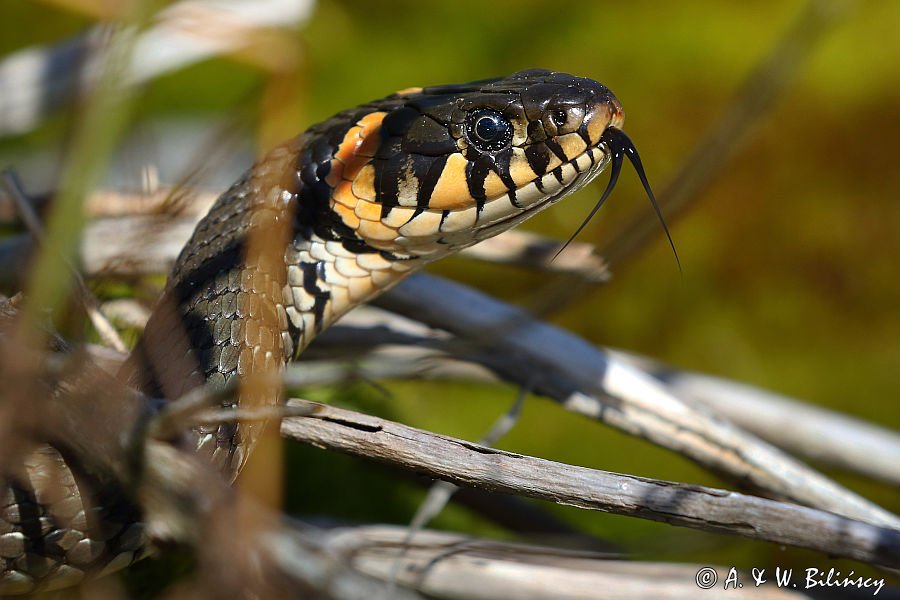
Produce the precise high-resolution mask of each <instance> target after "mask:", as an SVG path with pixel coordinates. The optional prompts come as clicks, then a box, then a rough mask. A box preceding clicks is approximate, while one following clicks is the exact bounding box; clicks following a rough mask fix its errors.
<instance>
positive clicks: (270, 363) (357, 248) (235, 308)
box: [0, 70, 627, 593]
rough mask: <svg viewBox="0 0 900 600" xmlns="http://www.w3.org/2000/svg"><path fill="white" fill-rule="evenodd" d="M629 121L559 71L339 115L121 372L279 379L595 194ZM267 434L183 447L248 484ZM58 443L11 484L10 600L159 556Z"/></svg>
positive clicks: (232, 227)
mask: <svg viewBox="0 0 900 600" xmlns="http://www.w3.org/2000/svg"><path fill="white" fill-rule="evenodd" d="M622 119H623V116H622V110H621V107H620V105H619V103H618V101H617V100H616V98H615V97H614V96H613V94H612V93H611V92H610V91H609V90H608V89H607V88H606V87H605V86H603V85H601V84H599V83H597V82H596V81H593V80H590V79H586V78H580V77H575V76H572V75H568V74H565V73H559V72H553V71H546V70H529V71H522V72H519V73H515V74H513V75H510V76H507V77H503V78H499V79H492V80H484V81H477V82H473V83H467V84H460V85H447V86H435V87H426V88H412V89H408V90H404V91H401V92H398V93H396V94H393V95H390V96H388V97H386V98H383V99H381V100H377V101H374V102H370V103H366V104H362V105H360V106H357V107H355V108H352V109H350V110H346V111H343V112H341V113H338V114H337V115H335V116H334V117H332V118H330V119H328V120H326V121H324V122H322V123H319V124H317V125H315V126H313V127H311V128H310V129H309V130H307V131H306V132H305V133H303V134H301V135H300V136H298V137H297V138H295V139H293V140H291V141H289V142H287V143H286V144H284V145H282V146H279V147H277V148H275V149H274V150H272V151H271V152H270V153H269V154H268V155H267V156H266V157H264V158H263V159H262V160H260V161H259V162H258V163H257V164H256V165H254V166H253V167H252V168H251V169H250V170H249V171H248V172H247V173H245V174H244V176H243V177H241V178H240V179H239V180H238V181H237V182H236V183H235V184H234V185H233V186H232V187H231V188H230V189H229V190H227V191H226V192H225V193H224V194H223V195H222V196H221V197H220V198H219V199H218V200H217V201H216V203H215V204H214V206H213V207H212V208H211V209H210V211H209V213H208V214H207V215H206V217H204V219H203V220H202V221H201V222H200V223H199V224H198V226H197V228H196V230H195V231H194V233H193V236H192V237H191V239H190V241H189V242H188V243H187V244H186V246H185V247H184V249H183V250H182V252H181V254H180V256H179V257H178V259H177V261H176V263H175V266H174V268H173V271H172V273H171V275H170V277H169V281H168V283H167V287H166V290H165V292H164V295H163V298H162V300H161V301H160V302H159V304H158V306H157V308H156V309H155V310H154V312H153V314H152V316H151V318H150V320H149V322H148V324H147V327H146V330H145V333H144V336H143V337H142V339H141V340H140V342H139V343H138V346H137V347H136V349H135V351H134V352H133V353H132V355H131V357H130V359H129V361H128V362H127V364H126V366H125V368H124V369H123V377H124V378H126V379H127V380H128V381H130V382H131V383H132V384H133V385H135V386H137V387H138V388H140V389H141V390H143V391H144V392H146V393H148V394H149V395H152V396H153V397H157V398H165V399H171V400H174V399H177V398H179V397H181V396H182V395H183V394H184V393H186V392H188V391H189V390H191V389H193V388H196V387H198V386H203V385H206V386H210V387H211V388H212V389H217V388H221V387H222V386H225V385H226V384H228V382H229V381H230V380H231V379H233V378H235V377H240V378H241V381H243V380H244V379H248V380H249V379H251V378H252V376H253V374H254V373H266V372H278V370H279V369H281V368H282V367H283V365H284V364H285V362H286V361H289V360H291V359H292V358H294V357H296V356H297V355H299V353H300V352H302V351H303V349H304V348H305V347H306V346H307V345H308V344H309V343H310V341H311V340H312V339H313V338H314V337H315V335H316V334H317V333H319V332H320V331H322V330H323V329H325V328H326V327H328V326H329V325H330V324H331V323H333V322H334V321H335V320H336V319H338V318H340V316H341V315H342V314H344V313H345V312H347V311H348V310H350V309H351V308H353V307H354V306H357V305H359V304H360V303H363V302H366V301H368V300H370V299H372V298H373V297H374V296H376V295H377V294H379V293H381V292H383V291H385V290H387V289H389V288H390V287H391V286H393V285H395V284H397V283H398V282H399V281H401V280H402V279H403V278H404V277H405V276H407V275H408V274H410V273H411V272H413V271H415V270H416V269H419V268H421V267H422V266H424V265H426V264H428V263H429V262H432V261H434V260H436V259H439V258H441V257H443V256H446V255H448V254H450V253H453V252H455V251H458V250H460V249H462V248H465V247H467V246H470V245H472V244H474V243H476V242H478V241H480V240H482V239H485V238H487V237H490V236H493V235H496V234H497V233H500V232H502V231H504V230H506V229H509V228H510V227H512V226H514V225H516V224H518V223H520V222H521V221H523V220H525V219H526V218H528V217H530V216H531V215H533V214H535V213H536V212H538V211H540V210H542V209H544V208H547V207H548V206H550V205H552V204H553V203H555V202H556V201H557V200H559V199H560V198H562V197H563V196H565V195H567V194H569V193H571V192H573V191H575V190H577V189H579V188H580V187H581V186H583V185H585V184H586V183H587V182H588V181H590V180H591V179H592V178H593V177H595V176H596V175H597V174H598V173H599V172H600V171H601V170H602V169H603V168H604V167H605V166H606V165H607V164H608V163H609V160H610V157H611V156H613V155H615V154H616V153H615V152H614V150H615V148H610V142H609V140H610V139H617V140H621V139H622V138H623V137H624V134H621V132H620V131H619V127H620V126H621V124H622ZM610 131H615V132H617V135H616V136H614V137H613V138H610V137H609V136H608V135H607V133H608V132H610ZM620 134H621V135H620ZM624 139H626V140H627V138H624ZM619 155H621V153H619ZM279 392H280V390H279V389H277V388H275V387H273V386H272V385H268V384H260V385H243V384H242V385H240V386H239V387H238V391H237V393H236V394H235V400H234V401H233V402H229V403H228V404H227V405H226V406H235V405H241V406H247V405H274V404H276V403H277V402H278V401H279ZM259 429H260V425H258V424H257V425H250V424H246V423H242V424H240V425H237V426H235V425H230V424H222V425H219V426H215V427H198V428H195V429H193V430H191V431H190V432H189V433H188V434H186V435H187V438H186V439H185V440H182V443H184V444H186V445H187V446H189V447H191V448H195V449H196V451H197V452H199V453H200V454H202V455H203V456H205V457H207V458H208V459H209V460H210V461H211V463H212V464H213V465H215V466H216V468H218V469H219V470H221V471H222V472H223V473H224V474H225V475H226V476H227V477H235V476H236V475H237V474H238V472H239V471H240V469H241V467H242V465H243V464H244V463H245V461H246V459H247V456H248V454H249V452H250V450H251V449H252V447H253V444H254V441H255V440H256V439H257V437H258V434H259ZM59 446H60V444H55V445H54V446H50V445H45V446H41V447H40V448H39V449H38V450H36V451H35V452H33V453H32V455H31V456H30V457H29V459H28V460H27V461H26V464H24V465H22V468H21V469H20V470H19V471H17V472H16V473H14V474H12V475H11V476H10V477H7V479H8V482H7V486H6V488H5V489H4V488H0V494H4V493H5V498H4V496H2V495H0V592H3V593H14V592H29V591H33V590H37V589H46V588H51V587H58V586H61V585H65V584H68V583H71V582H74V581H77V580H80V579H81V578H82V577H84V576H85V574H96V573H99V572H104V571H109V570H113V569H115V568H120V567H122V566H125V565H127V564H129V563H131V562H132V561H134V560H136V559H137V558H139V557H140V556H142V555H143V554H144V551H145V550H144V549H145V547H146V540H145V539H144V537H145V536H144V533H143V529H142V526H141V524H140V511H139V510H137V509H136V508H135V507H133V506H131V505H130V504H129V503H128V502H127V501H125V500H123V499H122V498H121V497H117V496H116V493H115V490H114V486H113V489H110V486H107V485H104V484H103V483H102V481H101V482H100V483H98V482H97V480H96V479H95V478H92V477H89V476H87V475H86V474H85V473H84V472H83V470H81V469H79V467H78V465H76V464H72V461H71V460H69V459H68V456H67V453H66V450H65V448H64V447H59Z"/></svg>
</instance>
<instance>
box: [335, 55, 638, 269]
mask: <svg viewBox="0 0 900 600" xmlns="http://www.w3.org/2000/svg"><path fill="white" fill-rule="evenodd" d="M367 107H368V109H367V110H368V112H366V114H364V115H363V116H361V117H359V118H358V119H357V120H356V122H355V123H354V124H353V126H352V127H351V128H350V129H349V131H348V132H347V133H346V134H345V135H344V137H343V140H342V141H341V143H340V144H339V145H338V147H337V150H336V151H335V152H334V155H333V159H332V161H331V169H330V173H329V176H328V183H329V184H330V185H331V186H332V187H333V190H334V191H333V193H332V201H331V206H332V208H333V209H334V210H335V211H336V212H337V213H338V214H340V215H341V218H342V220H343V223H344V225H346V226H347V227H348V228H349V229H350V230H352V231H353V232H354V233H355V235H356V236H358V237H359V238H360V240H361V241H362V242H364V243H365V244H366V245H367V246H368V247H371V248H374V249H377V250H379V251H382V252H388V253H391V254H392V255H394V256H397V257H406V258H426V259H429V260H430V259H433V258H438V257H440V256H443V255H444V254H447V253H448V252H451V251H455V250H458V249H460V248H463V247H466V246H469V245H471V244H474V243H475V242H477V241H479V240H482V239H485V238H487V237H490V236H493V235H496V234H497V233H500V232H501V231H504V230H506V229H509V228H510V227H513V226H514V225H516V224H517V223H519V222H521V221H523V220H525V219H526V218H528V217H529V216H531V215H533V214H535V213H536V212H538V211H540V210H542V209H544V208H546V207H548V206H550V205H551V204H553V203H555V202H556V201H558V200H560V199H561V198H563V197H564V196H566V195H568V194H570V193H572V192H574V191H576V190H578V189H580V188H581V187H582V186H584V185H585V184H587V183H588V182H589V181H590V180H591V179H593V178H594V177H595V176H596V175H597V174H598V173H600V171H601V170H603V168H604V167H605V166H606V165H607V164H608V163H609V161H610V156H611V152H610V148H609V144H608V141H607V140H608V136H606V137H605V135H604V134H605V133H606V132H607V131H608V130H610V129H611V128H612V129H616V130H618V128H619V127H621V125H622V121H623V113H622V108H621V105H620V104H619V102H618V100H616V98H615V96H614V95H613V93H612V92H611V91H610V90H609V89H608V88H607V87H606V86H604V85H602V84H600V83H597V82H596V81H593V80H591V79H587V78H583V77H575V76H573V75H568V74H566V73H559V72H555V71H548V70H541V69H533V70H528V71H521V72H519V73H515V74H513V75H509V76H507V77H502V78H498V79H489V80H483V81H476V82H472V83H466V84H457V85H446V86H434V87H426V88H413V89H409V90H404V91H402V92H398V93H397V94H395V95H392V96H389V97H387V98H385V99H384V100H381V101H376V102H373V103H371V104H369V105H367ZM354 116H355V115H354Z"/></svg>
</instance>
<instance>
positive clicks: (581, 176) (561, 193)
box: [476, 143, 612, 240]
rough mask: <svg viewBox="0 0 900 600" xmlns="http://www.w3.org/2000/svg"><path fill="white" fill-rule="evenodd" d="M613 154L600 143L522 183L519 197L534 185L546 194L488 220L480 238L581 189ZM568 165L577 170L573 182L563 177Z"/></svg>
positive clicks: (478, 230) (522, 219) (482, 227)
mask: <svg viewBox="0 0 900 600" xmlns="http://www.w3.org/2000/svg"><path fill="white" fill-rule="evenodd" d="M611 156H612V153H611V152H610V150H609V147H608V145H607V144H605V143H600V144H598V145H596V146H593V147H590V148H588V149H587V150H585V151H584V152H582V153H581V154H580V155H578V156H577V157H575V158H574V159H572V160H569V161H566V162H564V163H562V165H560V166H559V167H557V168H556V169H554V170H553V171H551V172H550V173H547V174H545V175H542V176H541V177H538V178H536V179H534V180H533V181H531V182H529V183H528V184H527V185H525V186H522V187H521V188H519V190H517V191H516V196H515V197H516V198H517V199H518V198H519V197H521V196H522V195H523V190H528V189H530V188H533V189H534V190H537V193H539V194H541V195H542V196H543V197H541V198H539V199H538V200H536V201H534V202H533V203H531V204H528V205H526V206H524V207H523V210H522V212H520V213H517V214H513V215H509V216H507V217H503V218H501V219H499V220H496V221H493V222H489V223H485V224H484V225H482V226H481V227H479V228H478V229H477V231H476V237H477V239H479V240H481V239H484V238H486V237H490V236H492V235H495V234H496V233H497V232H498V230H503V229H508V228H510V227H513V226H515V225H516V224H518V223H520V222H522V221H524V220H526V219H528V218H530V217H531V216H533V215H534V214H535V213H537V212H540V211H542V210H544V209H545V208H548V207H550V206H552V205H553V204H555V203H556V202H558V201H560V200H562V199H563V198H564V197H566V196H568V195H569V194H573V193H575V192H577V191H578V190H580V189H581V188H583V187H584V186H586V185H587V184H588V183H590V182H591V181H592V180H593V179H594V178H595V177H597V175H599V174H600V172H601V171H603V169H604V168H606V165H608V164H609V162H610V158H611ZM566 169H572V170H573V171H574V172H575V174H574V176H573V177H572V179H571V181H569V182H563V181H560V177H561V174H562V173H564V172H565V170H566ZM554 171H555V172H557V173H559V174H560V175H556V174H554ZM554 187H555V188H558V189H555V191H552V192H550V193H546V190H548V189H553V188H554ZM502 198H503V197H502V196H501V197H500V198H498V199H495V200H491V202H496V201H499V200H501V199H502Z"/></svg>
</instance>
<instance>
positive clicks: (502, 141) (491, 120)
mask: <svg viewBox="0 0 900 600" xmlns="http://www.w3.org/2000/svg"><path fill="white" fill-rule="evenodd" d="M466 134H467V135H468V138H469V142H471V143H472V145H473V146H475V148H477V149H478V150H481V151H482V152H488V151H490V152H496V151H497V150H502V149H503V148H505V147H506V146H508V145H509V143H510V142H511V141H512V123H510V122H509V120H508V119H507V118H506V117H504V116H503V115H502V114H500V113H499V112H497V111H496V110H491V109H488V108H482V109H479V110H476V111H473V112H472V113H471V114H470V115H469V117H468V118H467V119H466Z"/></svg>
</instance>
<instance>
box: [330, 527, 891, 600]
mask: <svg viewBox="0 0 900 600" xmlns="http://www.w3.org/2000/svg"><path fill="white" fill-rule="evenodd" d="M325 536H326V537H325V543H326V544H327V545H328V547H330V548H333V549H334V550H335V551H336V552H338V553H340V554H341V555H344V556H347V557H348V558H349V560H350V562H351V564H352V565H353V566H354V567H356V568H357V569H359V570H360V571H362V572H364V573H367V574H369V575H372V576H373V577H378V578H380V579H386V578H387V576H388V575H389V573H390V572H391V570H394V569H395V570H397V571H398V572H399V582H400V583H402V584H404V585H406V586H409V587H412V588H414V589H417V590H419V591H421V592H422V593H425V594H428V595H429V597H436V598H467V599H469V600H493V599H496V598H504V600H535V599H536V598H549V597H552V598H567V599H570V600H620V599H621V600H657V599H658V598H668V599H670V600H696V598H697V594H698V587H697V584H696V579H697V573H698V572H699V571H701V569H708V568H710V567H709V566H708V565H689V564H671V563H652V562H631V561H624V560H615V559H614V558H611V557H609V556H605V555H598V554H592V553H587V552H577V551H571V550H564V549H561V548H550V547H542V546H533V545H525V544H517V543H512V542H499V541H491V540H483V539H477V538H472V537H470V536H464V535H460V534H456V533H448V532H438V531H424V532H422V533H420V534H419V535H417V536H416V538H415V539H414V540H413V541H412V542H411V543H409V542H407V541H406V540H405V536H406V528H403V527H392V526H384V525H380V526H368V527H339V528H335V529H332V530H328V531H326V532H325ZM398 566H399V568H398ZM715 571H716V577H717V579H718V581H719V584H718V585H716V586H714V587H715V589H717V590H722V589H725V588H724V587H723V586H724V584H723V582H725V581H726V580H727V578H728V576H729V570H728V569H726V568H723V567H718V568H716V569H715ZM740 577H741V581H747V582H751V581H753V579H752V576H751V574H749V573H741V574H740ZM873 587H875V586H874V585H873ZM727 593H728V597H732V595H733V596H734V597H735V598H752V599H754V600H782V599H783V600H790V599H800V598H817V597H820V596H817V595H816V594H815V593H813V592H810V591H803V590H801V589H796V590H794V589H779V588H778V587H776V586H775V585H774V584H769V585H764V586H761V587H757V586H753V585H744V586H743V587H742V588H739V589H733V588H732V589H729V590H728V592H727ZM868 593H869V594H871V591H868Z"/></svg>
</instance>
